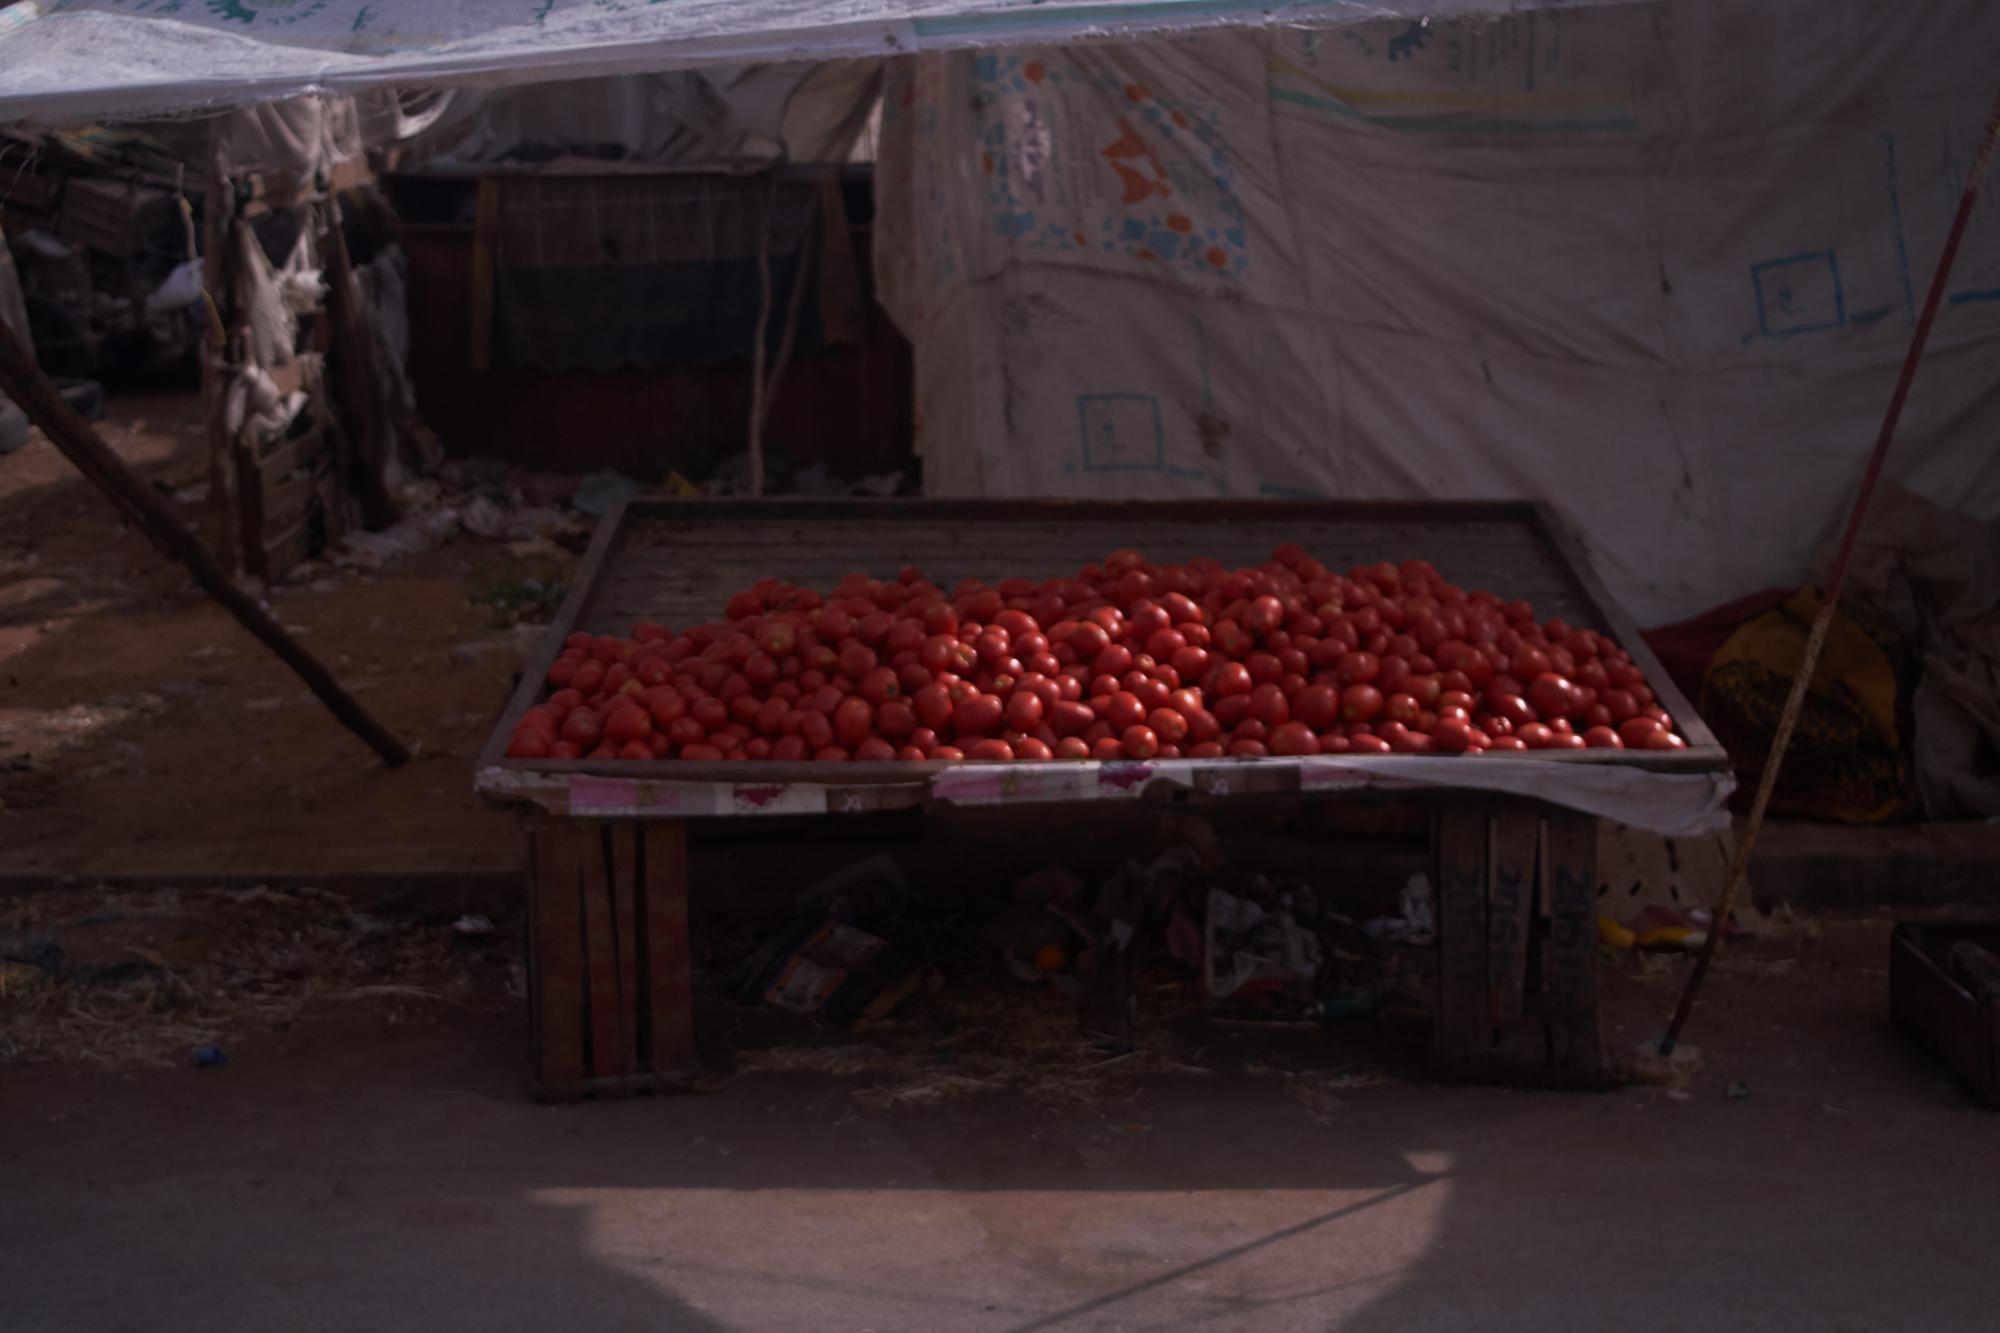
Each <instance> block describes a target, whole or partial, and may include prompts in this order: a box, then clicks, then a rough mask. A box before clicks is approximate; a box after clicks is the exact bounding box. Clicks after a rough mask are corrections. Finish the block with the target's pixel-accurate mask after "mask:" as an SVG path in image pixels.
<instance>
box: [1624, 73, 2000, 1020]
mask: <svg viewBox="0 0 2000 1333" xmlns="http://www.w3.org/2000/svg"><path fill="white" fill-rule="evenodd" d="M1996 149H2000V96H1997V97H1995V98H1994V99H1993V110H1992V111H1991V112H1989V113H1988V114H1987V117H1986V130H1985V132H1984V133H1983V134H1982V135H1981V136H1980V140H1979V148H1978V150H1977V151H1976V152H1975V153H1974V154H1973V156H1972V168H1971V170H1969V171H1968V172H1966V175H1965V190H1964V193H1962V194H1961V195H1960V196H1959V199H1958V212H1957V213H1956V214H1954V215H1953V217H1952V220H1951V228H1950V230H1948V231H1946V232H1945V237H1944V250H1943V252H1942V253H1940V254H1939V255H1938V262H1937V269H1936V270H1935V271H1934V272H1933V273H1932V274H1931V285H1930V290H1929V292H1927V293H1926V294H1925V296H1924V306H1923V310H1922V312H1921V313H1920V314H1918V316H1917V322H1916V326H1915V327H1914V328H1913V329H1911V330H1910V346H1909V350H1908V351H1906V352H1905V353H1904V354H1903V368H1902V370H1901V371H1900V372H1899V373H1898V374H1897V376H1896V387H1895V389H1894V390H1892V391H1891V392H1890V394H1889V407H1888V410H1887V411H1886V412H1884V413H1883V416H1882V429H1881V430H1879V431H1877V432H1876V434H1875V447H1874V448H1873V449H1871V450H1869V452H1868V466H1867V467H1866V468H1865V469H1864V470H1863V471H1862V473H1861V487H1860V489H1859V490H1857V491H1856V492H1855V495H1854V507H1853V508H1852V509H1850V510H1849V511H1848V514H1847V526H1846V528H1845V529H1843V530H1842V532H1841V536H1840V546H1839V547H1838V548H1837V549H1836V550H1835V551H1834V555H1833V567H1832V568H1831V569H1830V570H1828V571H1827V576H1826V587H1825V589H1824V590H1822V591H1821V593H1820V598H1819V614H1818V615H1815V616H1814V617H1813V623H1812V628H1811V629H1810V630H1809V631H1807V633H1806V648H1805V655H1804V656H1803V657H1802V658H1800V660H1799V670H1798V674H1797V675H1795V676H1793V677H1792V690H1791V693H1790V694H1789V695H1787V696H1786V698H1785V708H1784V711H1783V712H1781V713H1779V714H1778V729H1777V731H1776V732H1775V733H1773V735H1772V737H1771V750H1770V753H1769V754H1767V755H1766V756H1765V757H1764V771H1763V773H1762V775H1760V776H1759V778H1758V780H1757V794H1756V796H1754V797H1753V798H1751V801H1750V817H1749V818H1748V819H1747V820H1746V821H1745V822H1744V825H1743V836H1742V838H1741V839H1739V840H1738V842H1737V844H1736V855H1735V856H1733V857H1731V858H1730V861H1729V873H1728V875H1727V876H1726V877H1725V878H1724V879H1723V881H1722V896H1721V897H1720V898H1719V899H1717V900H1716V904H1715V910H1714V915H1713V917H1712V919H1711V920H1710V922H1709V927H1708V938H1707V939H1705V940H1703V941H1702V942H1701V952H1700V953H1699V954H1696V955H1695V960H1694V970H1693V971H1692V972H1690V973H1689V974H1688V980H1687V987H1686V988H1685V989H1684V990H1682V991H1681V998H1680V1003H1678V1004H1676V1005H1675V1006H1674V1016H1673V1018H1671V1019H1670V1020H1668V1022H1667V1035H1666V1036H1664V1037H1662V1038H1660V1054H1661V1055H1663V1056H1665V1055H1672V1054H1673V1053H1674V1047H1675V1046H1676V1045H1677V1044H1678V1043H1679V1042H1680V1039H1681V1029H1682V1028H1684V1027H1686V1026H1687V1021H1688V1015H1690V1014H1692V1013H1693V1012H1694V1002H1695V999H1696V997H1697V996H1699V995H1700V994H1701V984H1702V981H1703V980H1704V979H1706V978H1707V976H1708V969H1709V967H1710V965H1711V964H1713V963H1714V962H1715V951H1716V949H1717V948H1718V947H1720V946H1721V944H1722V936H1723V932H1724V931H1726V930H1727V929H1728V927H1729V914H1730V913H1731V912H1732V911H1734V910H1735V907H1736V895H1737V893H1738V892H1739V891H1740V890H1741V889H1742V887H1743V877H1744V876H1745V875H1746V874H1748V873H1749V871H1750V853H1751V852H1752V851H1754V850H1755V849H1756V846H1757V833H1758V831H1759V830H1760V829H1762V828H1763V827H1764V812H1765V811H1766V810H1768V809H1769V808H1770V806H1771V793H1772V792H1773V791H1774V790H1776V788H1777V785H1778V770H1779V769H1780V768H1782V767H1783V766H1784V763H1785V752H1786V751H1787V750H1789V749H1790V748H1791V744H1792V729H1793V728H1794V727H1796V726H1797V725H1798V721H1799V714H1800V713H1801V712H1803V711H1804V710H1805V703H1806V691H1807V689H1808V688H1809V687H1810V686H1811V685H1812V679H1813V672H1814V671H1815V670H1816V669H1817V668H1818V666H1819V654H1820V650H1821V649H1822V648H1823V647H1825V645H1826V632H1827V630H1828V629H1829V628H1830V627H1831V626H1832V624H1833V613H1834V610H1835V609H1836V608H1837V607H1838V606H1839V605H1840V590H1841V587H1842V586H1843V585H1844V584H1845V583H1846V582H1847V564H1848V561H1849V560H1851V559H1852V558H1853V556H1854V543H1855V540H1856V539H1857V538H1858V537H1860V536H1861V527H1862V525H1863V524H1864V523H1865V522H1867V519H1868V503H1869V501H1870V500H1872V499H1874V498H1875V483H1876V482H1878V481H1880V480H1881V478H1882V464H1883V461H1884V460H1885V459H1887V458H1888V456H1889V441H1891V440H1893V439H1894V438H1895V437H1896V423H1897V422H1899V421H1901V420H1902V419H1903V404H1904V403H1905V402H1906V401H1908V399H1909V396H1910V384H1911V382H1912V381H1913V380H1915V379H1916V376H1917V363H1918V362H1920V361H1922V360H1923V359H1924V344H1925V343H1927V342H1929V341H1930V336H1931V322H1932V321H1933V320H1935V319H1936V318H1937V312H1938V306H1939V304H1940V303H1942V302H1943V300H1944V289H1945V287H1946V285H1947V284H1948V282H1949V280H1950V278H1951V266H1952V264H1953V263H1954V262H1955V261H1956V260H1957V259H1958V246H1959V242H1961V241H1963V240H1964V239H1965V228H1966V224H1967V223H1969V222H1971V221H1972V210H1973V208H1974V206H1976V205H1977V204H1978V202H1979V183H1980V181H1982V180H1983V179H1985V176H1986V169H1987V168H1988V167H1990V166H1991V165H1992V164H1993V154H1994V152H1995V150H1996Z"/></svg>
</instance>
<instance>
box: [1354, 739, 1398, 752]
mask: <svg viewBox="0 0 2000 1333" xmlns="http://www.w3.org/2000/svg"><path fill="white" fill-rule="evenodd" d="M1347 748H1348V750H1349V751H1350V752H1352V753H1354V754H1387V753H1389V748H1390V747H1389V742H1387V741H1385V740H1383V739H1382V738H1381V737H1380V736H1350V737H1348V738H1347Z"/></svg>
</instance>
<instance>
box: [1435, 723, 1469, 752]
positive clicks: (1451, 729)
mask: <svg viewBox="0 0 2000 1333" xmlns="http://www.w3.org/2000/svg"><path fill="white" fill-rule="evenodd" d="M1431 744H1432V745H1434V746H1436V747H1437V748H1438V749H1440V750H1443V751H1444V752H1445V753H1447V754H1458V753H1461V752H1463V751H1465V750H1467V749H1470V748H1471V746H1472V724H1471V723H1469V722H1467V721H1466V720H1465V719H1464V718H1462V717H1444V716H1440V717H1439V718H1438V721H1437V725H1436V726H1435V727H1433V728H1431Z"/></svg>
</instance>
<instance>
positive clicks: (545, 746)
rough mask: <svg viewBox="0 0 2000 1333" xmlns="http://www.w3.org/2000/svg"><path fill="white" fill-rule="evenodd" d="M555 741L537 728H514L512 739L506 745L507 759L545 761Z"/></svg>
mask: <svg viewBox="0 0 2000 1333" xmlns="http://www.w3.org/2000/svg"><path fill="white" fill-rule="evenodd" d="M554 746H555V739H554V737H552V736H550V735H549V733H548V732H547V731H544V730H542V729H541V728H539V727H522V728H516V729H515V732H514V735H513V738H512V739H511V740H509V741H508V743H507V757H508V758H509V759H546V758H548V757H549V751H550V750H551V749H552V748H554Z"/></svg>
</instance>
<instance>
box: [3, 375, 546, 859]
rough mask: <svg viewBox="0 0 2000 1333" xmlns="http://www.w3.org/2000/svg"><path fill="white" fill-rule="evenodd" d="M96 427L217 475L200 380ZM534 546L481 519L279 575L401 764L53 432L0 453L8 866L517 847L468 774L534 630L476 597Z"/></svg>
mask: <svg viewBox="0 0 2000 1333" xmlns="http://www.w3.org/2000/svg"><path fill="white" fill-rule="evenodd" d="M101 429H102V430H103V433H104V435H105V437H106V438H107V439H108V440H109V441H110V442H111V443H112V445H113V446H114V447H115V448H116V449H117V450H118V451H119V453H120V454H121V455H122V456H123V457H124V458H125V459H126V460H127V461H128V462H130V463H131V464H132V465H133V466H134V467H136V468H137V469H138V470H139V471H140V472H141V474H142V475H144V476H145V477H147V478H148V479H149V480H150V481H152V482H153V484H154V485H155V486H156V487H157V488H159V489H160V490H161V491H162V492H163V493H165V494H167V495H169V496H173V495H176V494H180V495H182V496H186V495H187V488H189V487H190V486H194V485H196V484H198V483H199V482H201V481H202V480H203V478H204V476H205V462H204V459H205V446H204V443H203V439H202V433H201V427H200V419H199V403H198V401H197V400H196V398H195V397H194V396H193V395H187V394H180V395H160V396H149V397H144V396H142V397H132V398H120V399H116V400H114V401H113V403H112V406H111V412H110V416H109V418H108V419H107V420H106V421H105V422H103V423H101ZM179 508H180V511H181V512H182V513H183V515H184V516H185V517H186V518H187V519H188V520H189V521H190V522H191V523H195V524H200V523H201V522H202V521H203V519H204V517H205V511H204V509H203V507H202V506H201V505H200V504H199V503H197V502H194V501H193V500H192V499H184V500H183V501H182V502H181V503H179ZM516 563H518V557H517V556H515V555H514V554H513V553H512V552H510V550H509V549H508V547H506V546H505V545H502V544H499V543H493V542H483V541H478V540H474V539H470V538H464V539H461V540H459V541H457V542H455V543H452V544H450V545H447V546H445V547H442V548H439V549H436V550H433V551H429V552H425V553H423V554H421V555H417V556H413V557H409V558H407V559H403V560H400V561H397V562H395V563H394V564H393V565H390V566H387V567H385V568H383V569H382V570H381V571H380V572H376V573H362V572H353V571H337V570H326V571H323V572H322V573H320V574H319V575H318V576H317V577H314V578H312V579H309V580H307V581H305V582H302V583H299V584H295V585H285V586H279V587H277V588H274V589H273V590H272V591H271V593H270V598H269V603H270V606H271V609H272V610H273V612H274V613H275V614H276V616H277V617H278V619H279V620H280V621H281V622H282V623H284V624H285V625H287V626H288V627H290V628H292V629H293V630H294V632H295V633H297V634H299V636H300V637H301V639H302V641H303V642H304V643H305V644H306V645H307V646H308V647H310V648H311V649H312V650H313V651H315V652H316V653H318V654H320V655H321V656H322V659H323V660H324V661H325V662H326V663H327V664H328V665H329V666H330V667H332V668H333V669H334V670H335V672H336V674H337V675H338V676H339V677H340V678H341V680H342V681H343V682H344V683H345V684H346V685H347V686H348V688H350V689H351V690H352V691H354V693H355V694H356V695H357V697H359V698H360V699H361V700H362V701H363V702H364V703H365V704H366V705H367V706H368V707H369V708H370V709H371V710H374V711H375V712H377V714H378V715H379V716H380V718H381V719H382V721H383V722H384V723H386V724H387V725H388V726H389V727H390V729H391V730H393V731H394V732H396V733H397V734H398V735H399V736H401V737H402V738H403V739H404V741H405V743H406V744H408V745H410V746H411V747H412V749H413V750H414V751H415V752H416V753H417V755H418V761H417V762H415V763H413V764H411V765H409V766H408V767H407V768H404V769H401V770H397V771H391V770H388V769H385V768H384V767H383V766H382V765H381V764H380V763H379V762H378V761H377V760H376V759H375V757H374V756H373V754H371V753H370V752H369V751H368V749H367V748H366V747H365V746H364V745H363V744H362V743H361V742H360V741H359V740H357V739H355V738H354V737H353V736H351V735H350V734H349V733H347V732H346V731H344V730H343V729H342V728H341V727H340V726H339V725H338V724H337V723H336V722H335V721H334V720H333V718H332V716H331V715H330V714H328V713H327V712H326V710H325V709H324V708H323V707H321V706H320V704H319V703H318V701H317V700H315V699H314V698H313V697H312V696H311V695H310V694H308V693H307V692H306V690H305V688H304V686H303V685H301V684H300V683H299V682H298V680H297V679H296V678H295V677H293V676H292V675H291V674H290V673H289V672H288V671H287V670H286V669H285V668H284V667H283V666H282V665H281V664H279V663H278V661H277V660H276V659H275V658H273V657H272V656H271V654H270V653H269V652H267V651H266V650H265V649H264V648H263V647H262V645H260V644H258V643H257V642H256V641H255V640H254V639H252V638H251V637H250V636H249V634H248V633H247V632H246V631H244V630H243V629H242V628H241V627H239V626H238V625H237V624H236V623H235V622H234V621H232V620H231V619H230V618H229V617H228V616H227V615H226V614H225V613H224V612H223V611H222V610H221V609H220V608H218V607H217V606H215V605H214V603H212V602H211V601H209V600H208V599H207V598H205V597H203V596H202V595H201V594H200V593H199V591H198V590H197V589H195V588H194V587H193V585H192V583H191V581H190V580H189V579H188V578H187V577H186V576H185V575H184V574H183V573H182V572H181V571H180V569H179V568H178V567H177V566H174V565H172V564H170V563H168V562H167V561H165V560H164V559H163V558H162V557H161V556H160V555H159V554H158V553H157V552H156V551H155V550H154V549H153V548H152V546H151V545H150V544H149V543H148V542H147V541H146V540H145V538H144V537H143V536H142V535H140V534H139V533H138V532H137V531H136V530H133V529H129V528H126V527H124V526H123V525H122V524H121V523H120V522H119V520H118V518H117V516H116V515H115V513H114V512H113V511H112V509H111V507H110V506H109V504H108V503H106V502H105V501H104V500H103V499H102V498H101V497H100V496H99V495H98V493H97V492H96V491H95V490H93V489H92V488H91V487H90V486H89V485H88V484H87V483H86V482H85V481H84V480H83V479H82V478H81V477H80V476H79V475H78V474H77V473H76V472H75V471H74V470H73V469H71V468H70V467H69V465H68V464H67V462H66V461H65V460H64V459H63V458H62V457H61V456H60V455H59V454H58V453H57V452H56V451H55V449H54V448H53V446H51V445H49V444H48V443H47V442H46V441H44V440H42V439H41V438H40V437H39V435H37V437H36V438H35V440H34V441H33V442H32V443H30V444H29V445H28V446H27V447H26V448H25V449H23V450H21V451H20V452H18V453H16V454H13V455H10V456H9V457H6V458H4V459H0V847H4V849H5V852H4V860H5V869H6V870H8V871H10V872H15V873H23V872H37V871H44V872H49V873H53V874H66V875H76V876H79V877H85V878H88V877H90V876H93V875H99V874H112V875H118V874H130V873H134V871H135V870H137V869H139V868H143V869H144V870H145V871H146V872H147V873H155V874H159V873H166V874H171V873H175V872H176V871H177V870H178V869H180V868H183V867H185V868H188V869H197V868H199V869H208V870H211V871H212V870H216V869H227V868H231V867H240V868H243V869H247V870H256V871H264V870H273V869H284V868H286V867H290V866H297V865H299V864H300V862H301V859H302V853H301V849H307V848H309V849H311V851H310V856H311V857H312V858H313V861H312V864H315V865H317V866H319V867H320V868H321V869H322V870H323V871H325V872H337V871H339V870H341V869H343V868H345V867H347V866H352V867H355V868H359V869H365V868H368V867H374V866H381V865H399V866H403V867H406V868H419V867H423V866H431V865H437V866H481V865H491V864H500V865H507V864H512V862H513V859H514V858H516V857H517V856H518V852H517V850H516V848H517V845H518V838H517V837H516V836H515V835H514V833H513V828H512V823H511V821H510V819H509V818H508V817H507V816H506V815H505V814H504V813H501V812H496V811H493V810H490V809H487V808H485V807H483V806H482V805H481V804H480V803H479V802H478V801H477V800H476V799H475V798H474V796H473V794H472V791H471V776H470V775H471V761H472V758H473V757H474V755H475V754H476V752H477V749H478V747H479V745H480V743H481V742H482V741H483V740H484V738H485V735H486V733H487V731H488V729H489V728H490V727H491V725H492V722H493V720H494V718H496V717H497V716H498V714H499V712H500V709H501V706H502V704H503V703H504V701H505V698H506V694H507V691H508V687H509V683H510V679H511V674H512V672H513V671H515V670H516V669H517V667H518V664H519V661H520V658H521V655H522V652H523V649H524V645H525V644H527V643H528V642H530V641H531V639H530V638H529V635H528V634H522V633H516V632H513V631H510V630H505V629H499V628H496V627H495V623H494V622H495V615H494V612H493V610H492V609H491V607H489V606H484V605H479V604H475V601H474V597H475V596H476V595H478V594H481V593H482V592H485V591H489V590H490V589H491V588H492V587H493V586H495V585H496V581H498V580H504V578H505V577H506V576H507V573H508V571H509V569H510V567H511V566H512V565H514V564H516Z"/></svg>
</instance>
